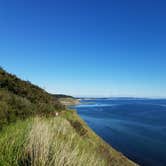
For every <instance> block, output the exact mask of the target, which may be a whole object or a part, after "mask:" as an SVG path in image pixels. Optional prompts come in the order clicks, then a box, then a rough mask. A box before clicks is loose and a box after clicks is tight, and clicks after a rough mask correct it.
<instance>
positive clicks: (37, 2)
mask: <svg viewBox="0 0 166 166" xmlns="http://www.w3.org/2000/svg"><path fill="white" fill-rule="evenodd" d="M165 9H166V2H165V1H164V0H159V1H156V0H139V1H134V0H125V1H124V0H107V1H106V0H100V1H99V0H96V1H94V0H70V1H69V0H60V1H58V0H47V1H46V0H28V1H27V0H12V1H11V0H10V1H9V0H1V1H0V64H1V66H2V67H4V68H5V69H6V70H8V71H10V72H12V73H14V74H16V75H18V76H19V77H21V78H23V79H25V80H30V81H31V82H32V83H35V84H37V85H39V86H41V87H42V88H45V89H46V90H47V91H49V92H52V93H64V94H70V95H74V96H97V97H99V96H104V97H106V96H138V97H166V10H165Z"/></svg>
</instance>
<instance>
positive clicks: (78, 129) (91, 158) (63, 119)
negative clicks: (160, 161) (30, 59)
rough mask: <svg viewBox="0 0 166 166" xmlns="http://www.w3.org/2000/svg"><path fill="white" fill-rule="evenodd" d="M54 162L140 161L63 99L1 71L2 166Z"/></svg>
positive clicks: (85, 165)
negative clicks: (106, 139) (103, 137)
mask: <svg viewBox="0 0 166 166" xmlns="http://www.w3.org/2000/svg"><path fill="white" fill-rule="evenodd" d="M56 112H58V116H56ZM54 165H56V166H92V165H93V166H107V165H113V166H120V165H123V166H125V165H126V166H130V165H131V166H132V165H135V164H134V163H133V162H132V161H130V160H128V159H127V158H126V157H124V156H123V155H122V154H120V153H119V152H117V151H115V150H114V149H113V148H111V147H110V146H109V145H107V144H106V143H105V142H104V141H102V140H101V139H100V138H99V137H98V136H96V134H95V133H93V131H91V130H90V129H89V128H88V126H87V125H86V124H85V123H84V122H83V121H82V120H81V119H80V118H79V117H78V115H77V114H76V112H75V111H72V110H66V108H65V107H64V106H63V105H62V104H61V103H60V102H59V97H56V96H52V95H50V94H49V93H47V92H45V91H44V90H43V89H41V88H39V87H37V86H35V85H33V84H31V83H30V82H28V81H23V80H20V79H19V78H17V77H16V76H14V75H12V74H9V73H7V72H6V71H4V70H3V69H0V166H54Z"/></svg>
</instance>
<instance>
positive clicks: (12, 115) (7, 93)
mask: <svg viewBox="0 0 166 166" xmlns="http://www.w3.org/2000/svg"><path fill="white" fill-rule="evenodd" d="M63 109H65V106H63V105H62V104H61V103H60V102H59V100H58V98H56V97H55V96H54V97H53V96H52V95H50V94H49V93H47V92H46V91H44V90H43V89H41V88H40V87H38V86H35V85H33V84H31V83H30V82H29V81H23V80H21V79H19V78H17V77H16V76H15V75H12V74H10V73H7V72H6V71H5V70H4V69H2V68H0V128H2V126H3V125H4V124H7V123H10V122H13V121H15V120H17V119H18V118H21V119H24V118H26V117H28V116H32V115H36V114H40V115H46V116H47V115H50V114H54V112H55V111H60V110H63Z"/></svg>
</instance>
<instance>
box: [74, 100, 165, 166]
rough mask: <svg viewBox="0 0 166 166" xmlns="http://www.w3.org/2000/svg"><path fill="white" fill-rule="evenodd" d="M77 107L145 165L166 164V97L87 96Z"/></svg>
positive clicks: (104, 135) (107, 137)
mask: <svg viewBox="0 0 166 166" xmlns="http://www.w3.org/2000/svg"><path fill="white" fill-rule="evenodd" d="M74 108H75V109H76V110H77V112H78V114H79V115H80V116H81V117H82V118H83V119H84V120H85V121H86V123H87V124H88V125H89V126H90V127H91V128H92V129H93V130H94V131H95V132H96V133H97V134H98V135H99V136H101V137H102V138H103V139H104V140H105V141H106V142H108V143H109V144H111V145H112V146H113V147H114V148H115V149H117V150H118V151H120V152H122V153H123V154H124V155H126V156H127V157H128V158H129V159H131V160H133V161H135V162H137V163H139V164H140V165H143V166H165V165H166V99H134V98H131V99H130V98H126V99H125V98H112V99H90V100H88V99H86V100H82V104H81V105H78V106H75V107H74Z"/></svg>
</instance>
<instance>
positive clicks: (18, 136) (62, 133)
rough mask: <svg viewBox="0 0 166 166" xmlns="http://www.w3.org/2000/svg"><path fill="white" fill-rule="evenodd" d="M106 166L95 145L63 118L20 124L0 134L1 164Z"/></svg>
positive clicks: (35, 120)
mask: <svg viewBox="0 0 166 166" xmlns="http://www.w3.org/2000/svg"><path fill="white" fill-rule="evenodd" d="M27 163H28V165H33V166H52V165H56V166H62V165H75V166H86V165H87V166H92V165H94V166H95V165H96V166H97V165H101V166H102V165H103V166H104V165H106V161H104V160H103V159H102V156H100V155H99V154H98V153H97V152H96V151H95V147H94V146H93V144H91V143H90V142H89V141H87V140H84V139H83V138H82V137H80V136H79V135H78V134H77V133H76V132H75V130H74V128H73V127H72V126H71V125H70V123H69V122H68V121H67V120H65V119H64V118H61V117H56V118H39V117H36V118H34V119H28V120H26V121H18V122H17V123H15V124H11V125H9V126H7V127H5V128H4V129H3V131H2V132H1V135H0V165H3V166H11V165H13V166H15V165H26V164H27Z"/></svg>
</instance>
